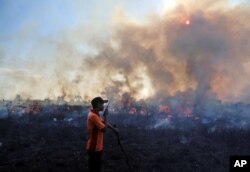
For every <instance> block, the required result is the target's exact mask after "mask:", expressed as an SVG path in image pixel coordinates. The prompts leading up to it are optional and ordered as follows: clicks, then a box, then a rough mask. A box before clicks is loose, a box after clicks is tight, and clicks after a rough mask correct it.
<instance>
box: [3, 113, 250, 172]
mask: <svg viewBox="0 0 250 172" xmlns="http://www.w3.org/2000/svg"><path fill="white" fill-rule="evenodd" d="M86 114H87V112H86V111H84V112H83V113H78V112H76V111H75V112H72V113H71V114H69V115H63V114H50V113H47V114H46V113H37V114H29V115H28V114H26V115H19V116H18V115H9V116H7V117H5V118H2V119H0V131H1V132H0V142H1V143H0V145H1V146H0V171H25V172H27V171H87V170H88V168H87V158H88V156H87V152H86V150H85V143H86V139H87V131H86ZM109 121H110V123H111V124H115V125H116V126H117V127H118V128H119V130H120V136H121V143H122V145H123V147H124V149H125V151H126V153H127V155H128V158H129V162H130V164H131V166H132V168H133V170H134V171H136V172H140V171H141V172H165V171H169V172H172V171H178V172H179V171H185V172H186V171H203V172H206V171H229V156H230V155H250V131H249V124H244V127H228V124H229V122H230V121H232V119H231V118H230V120H229V119H226V118H221V119H218V120H213V121H211V120H209V119H206V120H205V119H203V120H202V119H199V120H195V119H194V118H186V117H183V118H181V117H173V118H171V119H167V118H162V117H159V116H158V117H156V116H153V115H136V114H133V115H131V114H130V115H129V114H126V113H120V114H112V113H111V114H110V116H109ZM243 121H244V120H243ZM234 122H235V123H242V121H240V120H238V121H234ZM103 171H104V172H117V171H119V172H123V171H124V172H126V171H129V168H128V166H127V164H126V161H125V157H124V154H123V153H122V152H121V150H120V148H119V146H118V142H117V137H116V135H115V134H114V133H112V132H111V131H110V130H109V131H107V132H106V134H105V138H104V153H103Z"/></svg>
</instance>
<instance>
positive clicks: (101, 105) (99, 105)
mask: <svg viewBox="0 0 250 172" xmlns="http://www.w3.org/2000/svg"><path fill="white" fill-rule="evenodd" d="M98 109H99V111H103V110H104V104H103V103H98Z"/></svg>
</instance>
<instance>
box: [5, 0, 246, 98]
mask: <svg viewBox="0 0 250 172" xmlns="http://www.w3.org/2000/svg"><path fill="white" fill-rule="evenodd" d="M178 2H179V4H178V5H176V6H175V8H174V9H172V10H170V11H167V12H165V13H164V14H161V15H159V14H158V15H152V16H151V17H149V18H148V19H147V22H140V23H139V22H135V21H133V20H132V19H131V18H128V17H126V12H121V11H120V12H117V13H116V15H115V18H114V21H113V25H112V27H110V30H109V34H108V36H98V35H101V34H96V33H95V32H94V33H92V32H91V30H92V28H89V27H86V26H85V27H81V28H75V29H74V30H71V31H67V32H63V33H58V35H56V36H53V37H52V38H41V40H39V41H38V42H39V43H38V44H37V45H35V46H34V49H33V51H32V52H30V56H31V58H28V59H29V60H27V61H25V60H24V61H23V62H20V61H19V62H18V65H17V66H18V67H17V68H16V69H13V68H11V69H10V68H8V67H7V66H6V65H5V67H1V69H0V73H1V82H2V83H1V93H0V95H1V97H3V98H12V97H14V96H15V95H16V94H21V95H22V96H23V97H29V98H39V99H43V98H47V97H49V98H56V97H57V96H64V97H65V98H72V97H73V96H75V95H79V94H80V95H81V96H82V97H83V98H88V97H92V96H94V95H96V94H104V95H106V96H111V94H112V95H113V97H117V98H118V97H121V96H122V95H123V94H124V93H129V94H130V95H131V96H132V97H134V98H136V99H146V98H150V97H156V96H159V95H160V96H173V95H175V94H176V93H180V92H187V91H189V90H193V91H194V93H195V95H194V98H193V99H194V100H193V101H194V103H197V102H201V101H204V100H206V99H208V98H216V99H219V100H223V101H229V102H236V101H244V102H249V100H250V96H249V95H250V94H249V91H248V89H247V88H248V87H249V86H250V81H249V80H248V78H249V76H250V70H249V67H250V60H249V54H250V49H249V47H250V37H249V35H250V22H249V18H250V7H249V4H241V5H237V6H231V5H230V4H229V3H228V2H227V1H224V0H220V1H216V2H212V1H209V0H206V1H202V2H196V3H191V2H192V1H184V2H182V1H178ZM82 42H84V45H87V46H88V47H89V49H88V51H89V50H92V51H93V52H92V53H89V52H88V53H86V52H84V48H82V47H81V46H80V47H79V45H81V43H82ZM45 51H46V53H45ZM0 54H1V57H2V58H0V61H3V59H4V53H0ZM41 56H44V57H41ZM31 59H32V60H31ZM41 59H42V60H41ZM15 64H16V62H13V64H9V65H12V66H15ZM2 66H4V65H2Z"/></svg>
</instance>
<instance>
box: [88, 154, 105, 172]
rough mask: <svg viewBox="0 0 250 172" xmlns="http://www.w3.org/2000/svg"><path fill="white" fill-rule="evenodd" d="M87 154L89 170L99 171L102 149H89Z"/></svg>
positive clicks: (92, 171) (90, 171)
mask: <svg viewBox="0 0 250 172" xmlns="http://www.w3.org/2000/svg"><path fill="white" fill-rule="evenodd" d="M88 155H89V172H101V168H102V151H90V150H88Z"/></svg>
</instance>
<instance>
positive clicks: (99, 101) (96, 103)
mask: <svg viewBox="0 0 250 172" xmlns="http://www.w3.org/2000/svg"><path fill="white" fill-rule="evenodd" d="M107 102H108V100H103V99H102V98H101V97H95V98H94V99H93V100H91V105H92V107H93V108H97V106H98V104H99V103H101V104H104V103H107Z"/></svg>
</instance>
